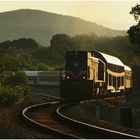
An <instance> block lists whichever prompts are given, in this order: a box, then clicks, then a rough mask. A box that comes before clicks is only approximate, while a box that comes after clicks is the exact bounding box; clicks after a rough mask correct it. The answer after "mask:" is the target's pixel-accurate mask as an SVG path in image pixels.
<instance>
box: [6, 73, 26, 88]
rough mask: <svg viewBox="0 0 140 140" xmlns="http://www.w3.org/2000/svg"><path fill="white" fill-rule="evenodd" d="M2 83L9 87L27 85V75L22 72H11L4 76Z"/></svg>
mask: <svg viewBox="0 0 140 140" xmlns="http://www.w3.org/2000/svg"><path fill="white" fill-rule="evenodd" d="M3 85H5V86H11V87H12V86H18V85H27V76H26V75H25V73H24V72H15V73H14V72H13V73H11V74H9V75H7V76H6V77H5V78H4V80H3Z"/></svg>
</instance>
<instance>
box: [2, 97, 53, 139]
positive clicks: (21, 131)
mask: <svg viewBox="0 0 140 140" xmlns="http://www.w3.org/2000/svg"><path fill="white" fill-rule="evenodd" d="M40 102H45V100H42V99H32V100H30V101H28V102H24V103H22V104H16V105H13V106H10V107H0V139H11V138H12V139H48V138H49V139H50V138H55V137H54V136H52V135H49V134H44V133H40V132H37V131H36V130H34V129H33V128H30V127H29V126H27V125H26V124H24V123H23V122H22V121H21V119H20V117H19V116H20V112H19V111H20V110H21V109H22V108H24V107H25V106H28V105H30V104H36V103H40Z"/></svg>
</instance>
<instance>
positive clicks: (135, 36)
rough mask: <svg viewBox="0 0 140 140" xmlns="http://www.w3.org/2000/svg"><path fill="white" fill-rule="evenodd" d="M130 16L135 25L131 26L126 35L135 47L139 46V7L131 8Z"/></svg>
mask: <svg viewBox="0 0 140 140" xmlns="http://www.w3.org/2000/svg"><path fill="white" fill-rule="evenodd" d="M130 14H131V15H133V16H134V19H135V21H136V22H137V24H136V25H133V26H131V27H130V29H129V30H128V31H127V33H128V34H129V39H130V41H131V43H132V44H135V46H140V5H139V4H137V5H136V6H134V7H132V9H131V11H130ZM139 49H140V47H139Z"/></svg>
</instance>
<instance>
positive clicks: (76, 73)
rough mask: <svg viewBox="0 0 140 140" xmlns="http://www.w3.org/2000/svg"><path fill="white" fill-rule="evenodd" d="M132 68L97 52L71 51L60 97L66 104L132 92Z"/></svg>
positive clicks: (67, 57)
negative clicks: (70, 101) (71, 101)
mask: <svg viewBox="0 0 140 140" xmlns="http://www.w3.org/2000/svg"><path fill="white" fill-rule="evenodd" d="M131 77H132V71H131V68H129V67H128V66H126V65H124V64H123V63H122V61H121V60H119V59H118V58H117V57H114V56H111V55H107V54H104V53H101V52H98V51H68V52H66V55H65V77H64V78H62V79H61V82H60V96H61V97H62V98H64V99H65V100H85V99H91V98H93V97H95V96H96V97H103V96H116V95H123V94H127V93H128V92H129V91H130V89H131V88H132V80H131Z"/></svg>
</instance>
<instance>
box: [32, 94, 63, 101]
mask: <svg viewBox="0 0 140 140" xmlns="http://www.w3.org/2000/svg"><path fill="white" fill-rule="evenodd" d="M30 96H33V97H40V98H47V99H48V100H50V101H56V100H59V101H62V100H63V98H61V97H58V96H52V95H49V94H46V93H30Z"/></svg>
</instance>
